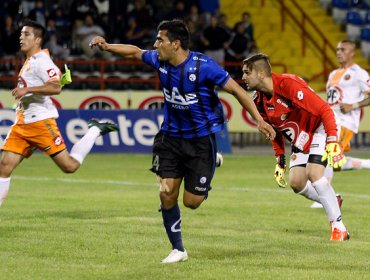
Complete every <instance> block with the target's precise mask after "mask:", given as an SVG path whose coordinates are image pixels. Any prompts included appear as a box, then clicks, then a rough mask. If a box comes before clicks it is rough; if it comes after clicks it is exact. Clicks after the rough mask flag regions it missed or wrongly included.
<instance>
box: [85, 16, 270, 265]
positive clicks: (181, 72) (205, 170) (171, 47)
mask: <svg viewBox="0 0 370 280" xmlns="http://www.w3.org/2000/svg"><path fill="white" fill-rule="evenodd" d="M157 31H158V34H157V39H156V41H155V43H154V48H155V50H142V49H140V48H138V47H136V46H133V45H125V44H109V43H107V42H106V41H105V39H104V38H102V37H100V36H97V37H95V38H93V40H92V41H91V42H90V47H95V46H96V47H99V48H100V50H103V51H108V52H112V53H115V54H119V55H121V56H124V57H134V58H136V59H140V60H142V61H143V62H145V63H146V64H148V65H150V66H152V67H153V68H155V69H156V70H157V71H158V75H159V79H160V82H161V89H162V91H163V95H164V99H165V102H164V121H163V124H162V127H161V129H160V131H159V132H158V134H157V135H156V137H155V139H154V145H153V161H152V169H151V170H152V171H153V172H154V173H156V174H157V176H158V178H159V182H160V200H161V212H162V217H163V224H164V227H165V229H166V232H167V235H168V238H169V240H170V242H171V244H172V251H171V253H170V254H169V255H168V256H167V257H166V258H165V259H163V260H162V263H173V262H179V261H185V260H187V258H188V255H187V252H186V250H185V249H184V246H183V244H182V238H181V227H180V224H181V216H180V208H179V206H178V203H177V200H178V196H179V191H180V185H181V183H182V181H183V180H184V188H185V190H184V195H183V203H184V205H185V206H186V207H189V208H191V209H196V208H198V207H199V206H200V205H201V203H202V202H203V201H204V199H206V198H207V195H208V190H209V188H210V183H211V180H212V177H213V175H214V171H215V164H216V151H217V147H216V141H215V133H216V132H219V131H221V130H222V129H223V128H224V126H225V122H226V120H225V117H224V114H223V111H222V105H221V103H220V100H219V98H218V95H217V92H216V91H215V86H219V87H221V88H223V89H224V90H226V91H227V92H229V93H230V94H232V95H234V96H235V97H236V99H237V100H238V101H239V103H240V104H241V105H242V106H243V108H245V109H246V110H247V111H248V112H249V113H250V114H251V116H252V117H253V118H254V119H255V120H256V121H257V124H258V129H259V130H260V131H261V132H262V133H264V134H265V135H266V137H267V138H269V139H273V138H274V137H275V131H274V129H273V128H272V127H271V126H270V125H269V124H267V123H266V122H264V120H263V119H262V117H261V115H260V114H259V113H258V111H257V108H256V106H255V105H254V103H253V101H252V99H251V98H250V97H249V95H248V94H247V92H246V91H245V90H243V89H242V88H241V87H240V86H239V85H238V84H237V83H236V82H235V81H234V80H233V79H232V78H231V77H230V75H229V73H228V72H226V71H225V70H224V69H223V68H222V67H220V66H219V65H218V64H217V63H216V62H214V61H213V60H212V59H211V58H209V57H207V56H205V55H204V54H202V53H199V52H192V51H190V50H189V48H188V47H189V40H190V39H189V37H190V36H189V31H188V28H187V26H186V25H185V23H184V22H183V21H181V20H177V19H175V20H171V21H162V22H161V23H160V24H159V26H158V28H157Z"/></svg>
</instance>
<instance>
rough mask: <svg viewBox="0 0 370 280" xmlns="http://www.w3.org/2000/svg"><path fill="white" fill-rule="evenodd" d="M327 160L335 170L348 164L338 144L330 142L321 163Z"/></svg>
mask: <svg viewBox="0 0 370 280" xmlns="http://www.w3.org/2000/svg"><path fill="white" fill-rule="evenodd" d="M325 160H327V161H328V165H329V166H331V167H333V168H340V167H341V166H342V165H343V164H344V163H345V162H346V158H345V156H344V154H343V152H342V149H341V148H340V146H339V144H338V143H337V142H330V143H328V144H327V145H326V149H325V153H324V155H323V156H322V158H321V161H325Z"/></svg>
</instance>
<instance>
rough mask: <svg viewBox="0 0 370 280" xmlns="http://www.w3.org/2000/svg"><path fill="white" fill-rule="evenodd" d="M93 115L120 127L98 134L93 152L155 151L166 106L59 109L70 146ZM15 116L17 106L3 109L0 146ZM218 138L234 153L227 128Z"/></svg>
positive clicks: (223, 147) (221, 148)
mask: <svg viewBox="0 0 370 280" xmlns="http://www.w3.org/2000/svg"><path fill="white" fill-rule="evenodd" d="M91 118H96V119H99V120H102V121H113V122H115V123H117V124H118V126H119V128H120V130H119V131H118V132H111V133H109V134H107V135H104V136H102V137H99V138H97V140H96V142H95V145H94V147H93V148H92V152H109V153H114V152H124V153H151V152H152V145H153V140H154V136H155V135H156V133H157V132H158V130H159V128H160V126H161V124H162V121H163V113H162V110H59V118H58V119H57V122H58V126H59V129H60V132H61V133H62V136H63V139H64V142H65V143H66V145H67V147H68V149H69V150H70V149H71V147H72V146H73V144H74V143H76V142H77V141H78V140H79V139H81V138H82V137H83V136H84V135H85V133H86V132H87V130H88V126H87V122H88V120H90V119H91ZM14 120H15V111H14V110H5V109H4V110H0V146H2V144H3V143H4V140H5V137H6V135H7V133H8V131H9V129H10V126H11V125H12V124H13V122H14ZM216 140H217V146H218V150H219V151H220V152H222V153H231V145H230V139H229V133H228V132H227V128H225V130H224V131H221V132H220V133H218V134H217V135H216Z"/></svg>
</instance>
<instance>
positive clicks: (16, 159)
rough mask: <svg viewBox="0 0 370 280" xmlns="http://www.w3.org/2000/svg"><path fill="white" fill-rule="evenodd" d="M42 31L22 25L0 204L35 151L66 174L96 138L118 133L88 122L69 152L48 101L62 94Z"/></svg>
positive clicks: (111, 127) (0, 175) (33, 24)
mask: <svg viewBox="0 0 370 280" xmlns="http://www.w3.org/2000/svg"><path fill="white" fill-rule="evenodd" d="M44 35H45V28H44V27H43V26H41V25H40V24H38V23H37V22H34V21H30V20H27V21H25V22H24V25H23V28H22V30H21V34H20V47H21V51H22V52H23V53H24V54H25V55H26V61H25V62H24V65H23V67H22V69H21V71H20V72H19V77H18V86H17V87H16V88H15V89H13V90H12V95H13V96H14V98H15V99H16V100H17V101H18V105H17V117H16V120H15V122H14V124H13V126H12V127H11V129H10V131H9V133H8V135H7V137H6V139H5V142H4V145H3V146H2V147H1V150H2V154H1V159H0V205H1V204H2V203H3V201H4V199H5V198H6V196H7V194H8V191H9V186H10V176H11V174H12V172H13V170H14V169H15V168H16V167H17V166H18V164H20V163H21V161H22V160H23V159H24V158H28V157H30V156H31V154H32V152H33V151H34V150H35V149H39V150H41V151H43V152H44V153H45V154H47V155H49V156H50V157H51V158H52V159H53V161H54V162H55V163H56V164H57V165H58V166H59V168H60V169H61V170H62V171H63V172H65V173H73V172H75V171H76V170H77V169H78V168H79V167H80V165H81V164H82V162H83V160H84V158H85V156H86V155H87V154H88V153H89V152H90V150H91V148H92V146H93V145H94V142H95V140H96V138H97V137H98V136H99V135H104V134H106V133H109V132H111V131H116V130H118V127H117V125H116V124H114V123H110V122H98V121H97V120H95V119H92V120H90V121H89V123H88V126H89V130H88V131H87V133H86V135H85V136H84V137H82V138H81V139H80V140H79V141H78V142H77V143H76V144H75V145H74V146H73V147H72V151H71V154H69V153H68V151H67V149H66V145H65V144H64V141H63V138H62V136H61V134H60V132H59V129H58V126H57V123H56V121H55V119H56V118H58V111H57V110H56V108H55V106H54V105H53V102H52V100H51V98H50V96H51V95H57V94H59V93H60V92H61V85H60V74H61V73H60V70H59V69H58V67H57V66H56V65H55V64H54V63H53V61H52V60H51V58H50V55H49V52H48V50H42V49H41V45H42V41H43V38H44Z"/></svg>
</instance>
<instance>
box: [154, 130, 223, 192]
mask: <svg viewBox="0 0 370 280" xmlns="http://www.w3.org/2000/svg"><path fill="white" fill-rule="evenodd" d="M216 152H217V145H216V140H215V135H214V134H211V135H208V136H205V137H200V138H193V139H183V138H175V137H169V136H165V135H163V134H162V133H161V132H159V133H158V134H157V135H156V137H155V139H154V145H153V160H152V168H151V171H152V172H154V173H156V174H157V175H158V176H160V177H161V178H184V185H185V189H186V190H187V191H188V192H190V193H192V194H195V195H205V196H207V194H208V190H209V188H210V184H211V180H212V178H213V175H214V173H215V167H216Z"/></svg>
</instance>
